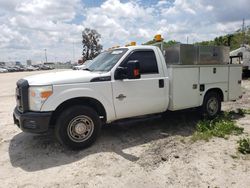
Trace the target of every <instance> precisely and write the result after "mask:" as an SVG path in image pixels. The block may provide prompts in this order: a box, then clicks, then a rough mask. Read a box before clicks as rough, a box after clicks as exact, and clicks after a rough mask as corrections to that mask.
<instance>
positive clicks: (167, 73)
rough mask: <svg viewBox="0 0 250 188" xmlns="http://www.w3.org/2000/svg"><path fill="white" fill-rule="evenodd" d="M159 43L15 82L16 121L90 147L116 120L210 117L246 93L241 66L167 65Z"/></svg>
mask: <svg viewBox="0 0 250 188" xmlns="http://www.w3.org/2000/svg"><path fill="white" fill-rule="evenodd" d="M164 56H167V55H165V54H164V55H163V53H162V51H161V50H160V49H159V48H158V47H155V46H146V45H145V46H144V45H142V46H129V47H120V48H115V49H112V50H109V51H105V52H103V53H101V54H100V55H99V56H97V57H96V58H95V59H94V60H93V62H92V64H91V65H90V66H89V67H88V69H87V70H76V71H73V70H71V71H63V72H55V73H45V74H41V75H34V76H29V77H26V78H24V79H21V80H19V81H18V82H17V88H16V99H17V106H16V108H15V110H14V114H13V116H14V122H15V124H17V125H18V127H19V128H21V129H22V130H23V131H26V132H32V133H44V132H46V131H48V130H49V128H53V129H54V131H55V135H56V137H57V138H58V140H59V141H60V142H61V143H62V144H64V145H66V146H68V147H70V148H72V149H81V148H84V147H87V146H90V145H91V144H92V143H93V142H94V141H95V140H96V138H97V136H98V134H99V132H100V130H101V126H102V124H104V123H111V122H113V121H116V120H120V119H124V118H130V117H136V116H142V115H147V114H155V113H161V112H165V111H167V110H170V111H175V110H181V109H187V108H195V107H199V108H198V109H199V111H200V112H202V114H205V115H206V116H207V117H208V118H214V117H215V116H216V115H217V114H218V113H219V112H220V110H221V102H222V101H229V100H236V99H239V98H240V97H241V96H242V92H241V71H242V67H241V66H240V65H231V64H213V65H180V64H175V65H173V64H172V65H171V64H167V63H166V61H165V57H164Z"/></svg>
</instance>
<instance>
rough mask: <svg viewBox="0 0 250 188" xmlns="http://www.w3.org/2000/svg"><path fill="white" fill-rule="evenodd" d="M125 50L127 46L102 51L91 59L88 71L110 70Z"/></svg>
mask: <svg viewBox="0 0 250 188" xmlns="http://www.w3.org/2000/svg"><path fill="white" fill-rule="evenodd" d="M127 50H128V49H127V48H119V49H115V50H111V51H106V52H102V53H101V54H99V55H98V56H97V57H96V58H94V59H93V60H92V61H91V64H90V65H89V66H88V69H89V70H90V71H110V70H111V69H112V68H113V67H114V66H115V64H116V63H117V62H118V61H119V60H120V58H121V57H122V56H123V55H124V54H125V52H126V51H127Z"/></svg>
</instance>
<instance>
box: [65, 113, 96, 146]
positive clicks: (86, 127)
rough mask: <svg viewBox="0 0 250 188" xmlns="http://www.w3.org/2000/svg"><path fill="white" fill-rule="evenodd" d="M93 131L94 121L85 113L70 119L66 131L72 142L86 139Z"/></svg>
mask: <svg viewBox="0 0 250 188" xmlns="http://www.w3.org/2000/svg"><path fill="white" fill-rule="evenodd" d="M93 131H94V122H93V121H92V119H91V118H90V117H88V116H85V115H80V116H77V117H75V118H74V119H72V120H71V121H70V123H69V125H68V129H67V133H68V136H69V138H70V139H71V140H72V141H74V142H83V141H85V140H87V139H88V138H89V137H90V136H91V135H92V133H93Z"/></svg>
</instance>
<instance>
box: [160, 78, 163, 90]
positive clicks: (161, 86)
mask: <svg viewBox="0 0 250 188" xmlns="http://www.w3.org/2000/svg"><path fill="white" fill-rule="evenodd" d="M163 87H164V80H163V79H160V80H159V88H163Z"/></svg>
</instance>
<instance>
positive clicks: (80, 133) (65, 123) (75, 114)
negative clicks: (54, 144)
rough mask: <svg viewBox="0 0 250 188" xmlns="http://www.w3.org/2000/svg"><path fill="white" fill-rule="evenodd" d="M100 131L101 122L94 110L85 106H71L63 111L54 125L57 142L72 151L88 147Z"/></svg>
mask: <svg viewBox="0 0 250 188" xmlns="http://www.w3.org/2000/svg"><path fill="white" fill-rule="evenodd" d="M100 130H101V121H100V118H99V116H98V114H97V112H96V111H95V110H93V109H92V108H90V107H87V106H80V105H76V106H72V107H70V108H67V109H66V110H64V111H63V112H62V113H61V114H60V116H59V118H58V120H57V123H56V126H55V135H56V138H57V139H58V141H59V142H60V143H61V144H62V145H65V146H67V147H68V148H70V149H73V150H79V149H83V148H86V147H89V146H90V145H91V144H93V143H94V142H95V141H96V139H97V137H98V135H99V133H100Z"/></svg>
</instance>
